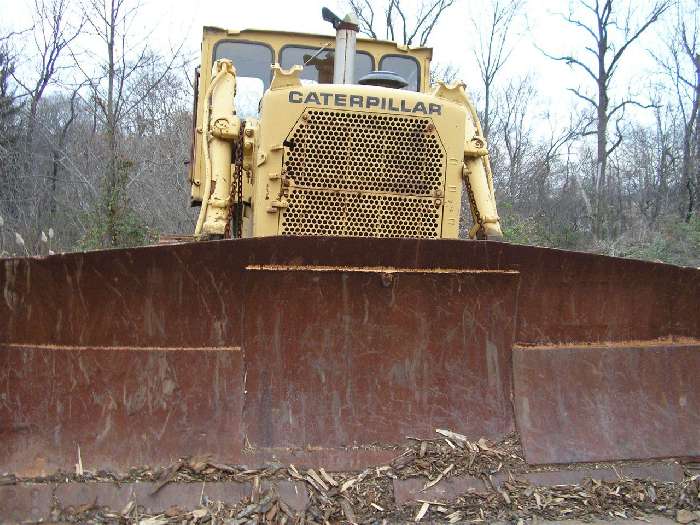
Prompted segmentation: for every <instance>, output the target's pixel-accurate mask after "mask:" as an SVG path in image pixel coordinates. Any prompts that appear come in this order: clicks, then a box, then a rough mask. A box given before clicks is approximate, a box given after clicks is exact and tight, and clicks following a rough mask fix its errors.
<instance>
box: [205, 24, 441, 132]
mask: <svg viewBox="0 0 700 525" xmlns="http://www.w3.org/2000/svg"><path fill="white" fill-rule="evenodd" d="M324 14H325V13H324ZM335 45H336V38H335V36H330V35H329V36H326V35H313V34H303V33H291V32H284V31H264V30H256V29H246V30H243V31H227V30H224V29H220V28H215V27H205V28H204V38H203V41H202V60H203V63H202V69H201V75H202V76H201V78H200V79H199V86H198V87H199V89H200V90H202V89H206V88H207V86H208V84H209V82H210V77H211V68H212V65H213V64H214V62H215V61H216V60H219V59H221V58H227V59H229V60H231V61H232V62H233V63H234V64H235V67H236V76H237V82H238V85H237V93H236V111H237V113H238V115H239V116H240V117H241V118H249V117H256V116H258V104H259V102H260V99H261V98H262V96H263V94H264V93H265V90H267V89H268V88H269V87H270V83H271V82H272V68H271V66H272V65H273V64H279V65H280V66H281V67H282V68H284V69H289V68H291V67H293V66H295V65H299V66H302V67H303V68H304V69H303V71H302V72H301V74H300V75H299V78H300V80H301V82H302V84H331V83H333V72H334V66H335ZM431 58H432V50H431V49H429V48H415V49H412V48H408V47H407V46H400V45H397V44H396V43H394V42H387V41H382V40H374V39H363V38H359V39H357V43H356V50H355V57H354V74H353V82H352V83H354V84H369V85H382V86H385V87H394V88H396V89H404V90H408V91H418V92H426V91H427V90H428V87H429V85H428V72H429V71H430V60H431ZM207 59H208V60H207ZM378 73H380V75H379V77H387V75H389V74H393V75H394V77H395V78H396V77H400V78H401V79H403V80H405V84H406V85H405V86H403V87H401V88H398V87H397V84H396V83H394V84H393V85H391V86H389V84H387V83H375V80H376V79H377V74H378ZM381 81H382V78H379V82H381Z"/></svg>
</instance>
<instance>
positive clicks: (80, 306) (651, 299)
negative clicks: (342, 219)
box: [0, 237, 700, 346]
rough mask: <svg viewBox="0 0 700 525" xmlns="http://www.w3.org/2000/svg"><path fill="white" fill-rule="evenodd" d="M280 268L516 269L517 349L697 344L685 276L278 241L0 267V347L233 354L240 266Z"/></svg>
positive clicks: (692, 287) (397, 243) (637, 267)
mask: <svg viewBox="0 0 700 525" xmlns="http://www.w3.org/2000/svg"><path fill="white" fill-rule="evenodd" d="M222 261H225V262H224V263H222ZM290 263H291V264H316V265H346V266H358V267H361V266H397V267H414V268H471V269H501V270H518V271H519V272H520V273H521V283H520V292H519V296H518V318H517V332H516V341H517V342H519V343H523V344H545V343H558V342H569V343H575V342H582V341H586V342H595V341H625V340H630V339H633V340H647V339H655V338H658V337H666V336H668V335H670V334H674V335H685V336H689V337H700V332H699V331H700V308H697V303H698V300H697V297H698V294H699V293H700V292H699V291H698V290H700V270H696V269H684V268H678V267H675V266H671V265H664V264H659V263H651V262H644V261H635V260H625V259H618V258H613V257H604V256H599V255H592V254H584V253H576V252H567V251H563V250H553V249H547V248H536V247H526V246H515V245H509V244H506V243H497V242H492V241H450V240H418V239H357V238H318V237H300V238H290V237H277V238H260V239H241V240H239V239H236V240H230V241H219V242H209V243H204V244H201V243H200V244H196V243H188V244H180V245H172V246H158V247H148V248H140V249H132V250H109V251H101V252H90V253H85V254H67V255H58V256H54V257H49V258H45V259H30V258H24V259H10V260H4V261H2V264H3V266H4V268H3V271H2V272H0V285H2V289H3V292H4V300H3V301H0V310H2V311H0V313H2V314H3V315H2V316H0V323H2V324H0V338H2V340H5V341H8V342H23V343H28V342H35V343H42V344H82V345H90V344H93V345H116V344H119V345H125V346H128V345H138V346H164V345H165V346H175V345H180V344H182V345H186V346H198V345H238V344H240V341H239V340H238V338H239V336H240V326H239V321H240V307H239V302H237V301H235V300H230V299H231V298H235V297H236V295H237V294H238V293H240V290H241V287H242V281H241V279H242V274H243V271H244V268H245V266H246V265H248V264H290ZM227 294H229V295H227ZM630 305H634V308H630V307H629V306H630ZM97 306H99V308H98V307H97ZM3 325H4V326H3Z"/></svg>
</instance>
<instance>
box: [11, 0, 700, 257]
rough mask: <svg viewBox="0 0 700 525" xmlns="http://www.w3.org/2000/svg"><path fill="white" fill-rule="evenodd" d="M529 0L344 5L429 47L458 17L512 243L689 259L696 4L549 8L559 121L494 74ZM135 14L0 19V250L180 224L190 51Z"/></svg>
mask: <svg viewBox="0 0 700 525" xmlns="http://www.w3.org/2000/svg"><path fill="white" fill-rule="evenodd" d="M530 1H534V0H530ZM526 2H527V0H483V2H469V3H464V2H461V3H460V2H457V1H455V0H423V1H422V3H421V2H418V3H417V5H416V2H412V1H408V0H374V1H371V0H349V1H348V2H347V4H346V6H347V8H348V9H352V10H354V11H355V13H356V14H357V16H358V18H359V20H360V23H361V29H362V31H363V33H364V34H365V35H367V36H369V37H374V38H388V39H391V40H396V41H398V42H400V43H406V44H409V45H430V43H431V35H434V34H436V33H437V32H439V31H440V20H441V19H442V18H443V17H447V16H450V17H451V16H459V17H462V18H463V19H464V20H465V27H468V28H469V31H468V33H469V35H470V39H471V44H472V48H473V49H472V52H473V56H471V57H469V59H470V63H476V64H477V66H478V68H477V69H478V71H469V72H468V75H469V77H470V78H471V81H470V83H469V87H470V89H471V90H472V94H473V97H474V99H475V100H476V101H477V104H478V106H479V111H480V113H481V117H482V121H483V125H484V130H485V133H486V135H487V139H488V142H489V150H490V152H491V155H492V162H493V169H494V174H495V178H496V186H497V193H498V195H497V196H498V204H499V213H500V216H501V219H502V224H503V226H504V230H505V233H506V238H507V239H508V240H509V241H511V242H517V243H527V244H537V245H544V246H554V247H561V248H568V249H577V250H588V251H595V252H599V253H606V254H611V255H620V256H629V257H638V258H647V259H653V260H662V261H668V262H673V263H678V264H685V265H692V266H699V265H700V211H699V207H700V135H699V133H700V114H699V106H700V42H698V38H699V34H700V21H699V15H698V11H700V9H698V8H699V7H700V0H678V1H671V0H659V1H657V2H656V3H654V2H653V1H652V2H647V3H644V8H642V7H640V6H641V4H640V3H639V2H636V1H635V0H572V1H571V2H561V8H562V11H561V12H553V13H551V16H552V17H559V20H562V19H563V20H564V21H565V22H566V24H567V25H568V27H569V28H570V32H571V34H576V35H579V37H580V41H581V42H584V43H583V44H582V45H581V46H580V49H576V50H575V52H573V53H571V54H570V55H562V54H558V52H557V50H553V49H548V48H546V47H544V46H543V48H542V49H541V50H539V51H538V52H539V53H542V54H543V55H544V56H546V57H548V59H549V60H550V61H551V62H552V64H553V67H552V68H551V70H552V71H556V72H558V74H559V75H561V76H563V77H567V78H568V77H570V78H571V82H570V88H569V90H568V91H566V92H564V93H562V94H561V96H562V98H566V97H568V98H570V99H571V100H572V101H575V102H576V103H572V104H571V111H570V114H569V115H568V118H567V119H566V121H565V122H562V119H561V118H557V119H555V118H554V117H548V115H547V111H546V108H543V107H542V105H541V104H538V100H539V98H540V97H539V93H538V92H537V86H536V82H534V81H533V76H534V75H535V72H533V73H532V74H526V75H519V76H509V75H508V74H507V68H506V67H505V66H506V65H507V63H508V61H509V60H512V50H513V48H514V46H516V45H517V42H516V41H515V39H514V38H513V33H514V32H513V31H512V30H511V28H512V27H514V25H515V24H518V23H519V20H520V19H521V17H523V16H524V14H525V13H526V11H527V7H528V6H527V3H526ZM477 3H478V4H479V6H480V9H479V10H478V11H472V12H469V11H467V7H468V5H467V4H469V5H474V4H477ZM138 16H139V5H138V3H136V2H133V1H132V0H35V9H34V20H33V24H31V26H29V27H5V26H3V25H2V22H0V253H2V254H3V255H26V254H31V255H33V254H46V253H49V252H59V251H70V250H78V249H92V248H98V247H116V246H131V245H138V244H145V243H152V242H155V241H156V240H157V239H158V236H159V234H161V233H181V234H189V233H191V232H192V229H193V224H194V214H193V211H192V210H191V209H190V208H189V207H188V195H189V193H188V185H187V181H186V166H185V161H186V160H187V159H188V157H189V149H190V136H191V117H192V115H191V107H192V86H191V76H192V75H191V74H192V70H193V68H194V66H195V65H196V62H197V61H198V56H197V53H196V52H195V51H194V50H191V49H186V48H185V46H184V45H181V46H179V47H176V48H175V49H172V50H168V52H167V53H166V52H164V51H163V50H158V49H155V48H153V47H151V46H150V44H149V39H148V37H147V35H146V36H145V35H143V34H137V33H136V32H135V31H134V27H135V24H134V23H133V22H134V20H136V19H137V17H138ZM86 35H88V36H89V38H85V37H86ZM465 35H466V31H465ZM465 35H454V38H466V36H465ZM475 35H476V37H475ZM659 35H661V36H662V38H661V39H659V38H658V36H659ZM652 36H655V37H656V38H654V39H653V41H654V42H655V44H654V45H652V44H651V42H652V38H651V37H652ZM535 41H537V38H536V37H535ZM576 41H578V40H576ZM659 41H661V42H663V45H661V46H660V45H658V42H659ZM86 42H89V44H88V45H86ZM632 51H634V52H636V53H639V52H645V53H647V54H648V55H649V56H650V57H652V58H653V63H654V64H655V71H654V72H653V73H654V74H653V75H650V76H649V78H648V82H647V84H646V85H642V86H638V89H636V90H635V92H634V93H632V92H630V90H629V89H628V88H627V87H626V86H625V84H624V82H621V81H620V79H619V78H618V77H619V71H620V68H621V65H622V64H624V63H625V61H627V60H629V59H630V56H631V54H632ZM436 59H437V61H436V63H435V67H434V70H433V72H432V75H433V77H434V79H435V80H449V81H453V80H456V79H458V78H459V77H463V76H465V67H466V64H461V63H448V62H444V61H440V57H437V56H436ZM554 66H556V67H554ZM475 80H476V81H475ZM465 228H466V225H465Z"/></svg>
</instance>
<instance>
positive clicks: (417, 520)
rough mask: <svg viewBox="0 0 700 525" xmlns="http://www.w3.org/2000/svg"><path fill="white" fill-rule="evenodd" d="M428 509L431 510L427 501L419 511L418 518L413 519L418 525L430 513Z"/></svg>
mask: <svg viewBox="0 0 700 525" xmlns="http://www.w3.org/2000/svg"><path fill="white" fill-rule="evenodd" d="M428 508H430V503H428V502H427V501H426V502H425V503H423V505H421V508H420V510H419V511H418V514H416V517H415V518H414V519H413V521H415V522H416V523H418V522H419V521H420V520H422V519H423V516H425V513H426V512H428Z"/></svg>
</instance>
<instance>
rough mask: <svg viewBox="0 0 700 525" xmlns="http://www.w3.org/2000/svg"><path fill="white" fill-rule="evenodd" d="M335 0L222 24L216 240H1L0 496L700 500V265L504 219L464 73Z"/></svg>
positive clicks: (211, 166)
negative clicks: (260, 24)
mask: <svg viewBox="0 0 700 525" xmlns="http://www.w3.org/2000/svg"><path fill="white" fill-rule="evenodd" d="M323 14H324V18H325V19H327V20H328V21H329V22H331V23H332V24H333V27H334V29H335V30H336V36H335V38H332V37H328V36H323V35H308V34H300V33H284V32H273V31H259V30H245V31H227V30H223V29H217V28H211V27H207V28H205V29H204V34H203V41H202V60H201V65H200V67H199V68H198V70H197V71H198V74H197V82H196V89H195V103H194V122H193V146H192V152H191V160H190V163H189V180H190V183H191V202H192V204H193V205H195V206H200V213H199V216H198V220H197V222H196V225H195V230H194V237H195V239H194V241H193V242H181V243H177V244H171V245H160V246H149V247H142V248H131V249H115V250H102V251H93V252H86V253H66V254H58V255H51V256H48V257H27V258H14V259H5V260H2V261H1V262H0V264H1V266H0V290H2V293H3V296H2V299H1V300H0V520H3V521H13V520H15V521H16V520H24V519H43V518H45V517H46V515H47V512H49V509H50V508H52V507H54V508H55V505H57V504H61V505H63V506H64V507H65V506H67V505H68V506H70V505H72V507H71V508H83V507H80V506H79V505H80V504H83V503H85V502H86V500H89V501H90V502H91V505H92V506H90V507H86V508H87V509H88V510H87V511H91V512H92V511H94V509H95V508H101V507H102V506H104V505H109V506H112V507H115V506H119V508H123V509H125V510H124V512H125V513H127V514H128V516H129V520H131V519H132V518H133V517H134V516H136V514H134V513H136V512H137V510H135V509H139V508H141V511H139V512H145V511H144V510H143V508H142V507H144V506H145V507H147V508H149V509H150V510H151V511H152V512H153V513H158V512H165V510H166V509H167V508H168V507H169V506H170V505H172V504H176V503H178V504H183V501H187V502H190V503H191V504H192V505H195V503H196V504H198V505H205V506H206V505H209V503H208V502H211V501H213V500H212V498H214V497H219V498H221V499H224V500H226V499H227V498H228V500H232V501H229V504H230V505H232V507H218V508H219V510H221V509H222V508H231V509H235V510H231V513H232V514H229V515H228V516H229V517H230V518H231V519H234V518H235V520H234V521H232V523H233V522H235V523H243V522H245V521H246V520H248V519H257V520H259V521H264V520H266V519H267V520H268V521H275V520H277V521H280V522H286V521H285V520H288V519H289V520H291V519H297V522H304V520H306V522H319V523H320V522H323V521H326V522H332V521H339V520H346V521H350V522H356V521H373V520H379V521H381V519H390V520H396V519H404V518H406V516H408V514H405V513H404V512H410V519H414V517H415V519H416V520H420V519H426V520H427V519H430V520H440V519H445V520H447V521H450V522H454V521H459V520H460V519H467V517H468V516H471V518H469V519H476V520H479V521H488V520H489V519H491V518H494V519H495V518H496V517H500V518H504V517H505V518H507V519H514V520H515V519H522V518H527V517H531V516H532V515H546V516H550V517H551V516H560V517H575V516H577V515H581V514H577V512H579V511H578V510H577V511H566V512H565V511H564V510H562V511H561V512H562V513H563V514H561V515H560V514H556V513H553V512H554V511H553V510H552V509H554V508H559V509H560V510H561V509H564V507H563V506H562V505H563V503H561V502H562V501H564V500H566V498H561V497H558V496H556V495H555V496H556V497H555V496H552V494H553V493H552V494H550V495H549V496H540V493H538V492H537V491H534V489H528V488H527V487H529V486H530V485H523V484H522V483H521V481H522V480H523V479H526V480H529V481H530V482H531V483H545V484H546V483H549V484H550V485H565V484H570V483H578V482H579V481H580V480H581V479H582V478H584V477H591V476H593V477H596V476H597V477H601V478H605V477H606V476H608V478H607V479H611V478H609V476H613V472H614V473H615V475H622V474H624V475H625V476H631V477H637V478H645V477H652V478H655V479H662V480H665V481H667V482H674V483H676V484H675V485H673V487H674V488H673V490H677V491H679V492H677V494H679V495H678V497H677V498H676V499H675V500H673V501H672V502H670V503H669V501H670V500H668V501H667V500H664V504H663V505H661V504H660V503H659V501H660V500H658V498H661V497H662V496H663V497H664V498H669V497H670V496H669V494H676V492H672V491H671V489H668V490H666V489H664V491H662V490H661V489H659V486H658V485H649V486H647V488H648V487H651V488H652V489H654V492H653V496H652V495H651V494H652V492H649V491H650V490H651V489H648V490H647V491H646V492H644V491H643V494H642V496H641V499H639V497H638V496H637V495H636V494H637V493H636V492H635V493H634V495H633V496H630V497H629V498H628V497H627V496H624V495H621V492H620V490H623V492H624V490H627V489H625V488H623V489H620V488H617V489H610V491H609V492H606V493H605V494H606V496H605V497H602V496H601V497H600V498H599V497H598V496H596V494H598V492H600V490H603V489H604V488H605V485H604V484H603V485H601V483H600V482H599V483H598V485H593V486H590V487H588V488H586V489H585V490H584V489H577V491H574V492H573V493H572V494H574V495H573V496H571V498H573V499H572V500H571V501H573V500H574V499H575V500H576V501H577V502H578V503H577V505H579V506H578V507H576V508H577V509H579V510H580V509H582V508H583V509H588V508H593V507H591V505H593V506H594V507H595V508H596V509H597V511H598V512H603V513H605V512H607V511H608V510H609V512H610V515H611V516H612V515H613V514H612V513H613V510H615V513H617V515H619V513H623V515H625V516H628V515H631V514H624V513H625V512H631V511H630V510H629V509H637V510H639V509H640V508H642V507H643V506H644V505H647V507H648V509H650V512H666V513H672V512H676V510H678V512H681V511H683V512H691V511H693V510H694V506H697V505H698V497H700V496H698V494H697V492H698V489H697V487H696V488H695V489H693V490H695V495H694V496H693V495H692V490H691V489H692V487H695V486H696V485H697V478H692V476H691V477H687V476H685V474H684V473H685V472H687V470H684V469H687V468H690V467H689V466H690V465H692V464H693V461H695V462H697V458H698V457H700V388H698V377H700V340H699V338H700V270H698V269H694V268H684V267H678V266H673V265H667V264H661V263H654V262H645V261H638V260H629V259H627V260H626V259H620V258H615V257H607V256H601V255H595V254H588V253H576V252H569V251H564V250H556V249H549V248H540V247H534V246H518V245H513V244H509V243H506V242H503V241H502V232H501V226H500V221H499V217H498V213H497V209H496V200H495V191H494V184H493V177H492V175H491V170H490V165H489V156H488V147H487V143H486V138H485V137H484V136H483V133H482V130H481V127H480V124H479V120H478V117H477V114H476V111H475V109H474V106H473V104H472V103H471V101H470V99H469V96H468V95H467V93H466V91H465V86H464V84H461V83H454V84H445V83H442V82H437V83H435V85H432V86H431V85H430V74H429V72H430V60H431V50H430V49H423V48H419V49H412V48H408V47H405V46H399V45H396V44H395V43H392V42H382V41H377V40H364V39H358V38H357V29H358V28H357V24H356V23H355V21H354V20H353V19H352V17H346V18H344V19H340V18H339V17H337V16H335V15H333V14H332V13H330V12H329V11H327V10H324V13H323ZM463 192H466V199H463V197H462V194H463ZM463 200H465V201H467V202H468V203H469V208H470V215H471V225H470V226H468V227H467V229H468V235H467V236H468V237H469V239H459V236H460V224H461V223H462V224H463V223H464V221H461V216H460V214H461V213H462V211H461V210H462V206H461V203H462V201H463ZM660 458H661V459H663V461H658V460H659V459H660ZM693 458H695V459H693ZM431 461H432V462H431ZM640 461H646V462H651V463H648V464H647V463H644V466H640V463H639V462H640ZM601 462H602V463H601ZM611 462H616V463H614V464H612V466H610V465H611ZM561 464H566V465H567V466H566V467H563V468H560V467H557V465H561ZM145 465H147V467H146V466H145ZM541 465H545V466H544V467H541ZM621 473H622V474H621ZM577 476H578V477H577ZM614 479H617V477H615V478H614ZM198 480H200V481H203V482H204V484H194V483H184V484H183V483H178V482H182V481H188V482H191V481H198ZM416 480H417V481H416ZM517 480H521V481H517ZM537 480H539V481H537ZM543 480H544V481H543ZM105 481H108V482H113V481H118V482H119V485H118V486H114V485H113V484H112V483H104V482H105ZM222 483H223V484H224V485H221V484H222ZM226 483H228V485H226ZM284 483H287V485H284ZM290 483H291V485H289V484H290ZM412 483H413V484H412ZM518 483H521V484H518ZM692 483H695V484H696V485H692ZM389 486H393V488H392V489H387V487H389ZM630 486H631V485H630ZM636 486H637V485H635V487H636ZM163 487H165V488H163ZM242 487H243V488H242ZM251 487H252V488H251ZM285 487H286V489H285ZM290 487H291V489H290ZM600 487H603V489H601V488H600ZM624 487H627V485H625V486H624ZM654 487H656V488H654ZM689 487H690V488H689ZM244 489H245V490H244ZM268 489H269V491H274V490H277V491H279V494H278V495H280V494H282V493H283V492H284V491H285V490H286V491H287V492H286V494H287V495H288V496H290V497H291V499H292V500H294V501H296V502H297V503H298V508H297V509H296V511H295V512H297V514H296V518H295V517H294V512H291V511H289V512H288V510H289V505H287V506H286V507H285V505H286V504H285V503H284V502H282V501H281V499H280V500H279V501H278V500H277V499H274V503H273V499H271V498H272V496H270V494H271V493H268V492H265V491H266V490H268ZM379 489H382V490H379ZM250 490H252V494H251V492H250ZM605 490H607V489H605ZM630 490H631V489H630ZM217 491H218V492H217ZM246 491H247V492H246ZM426 491H427V492H426ZM430 491H432V492H430ZM484 491H485V492H484ZM528 491H529V492H528ZM533 491H534V492H533ZM586 491H588V492H586ZM596 491H598V492H596ZM615 491H616V492H615ZM613 492H614V495H612V496H611V495H610V494H613ZM195 493H196V494H195ZM589 493H590V494H593V495H589V496H585V497H584V496H581V494H584V495H585V494H589ZM206 494H209V499H207V498H206V497H205V496H206ZM217 494H218V496H217ZM266 494H267V495H266ZM478 494H486V495H483V497H482V496H477V495H478ZM504 494H505V496H504ZM509 494H510V495H509ZM533 494H537V497H535V496H534V495H533ZM625 494H626V493H625ZM623 496H624V497H623ZM193 498H194V499H193ZM246 498H247V499H246ZM295 498H296V499H295ZM299 498H301V499H302V501H301V503H299ZM304 498H306V499H304ZM363 498H364V499H363ZM450 498H452V499H450ZM454 498H457V499H458V500H459V502H460V503H459V505H458V507H457V510H455V513H454V514H449V515H448V513H447V510H448V509H449V508H450V504H451V503H450V501H452V500H454ZM459 498H462V499H459ZM465 498H466V499H465ZM470 498H471V499H470ZM480 498H481V499H480ZM547 498H549V499H547ZM552 498H554V499H552ZM557 498H558V499H557ZM576 498H578V499H576ZM616 498H617V499H616ZM645 498H647V499H645ZM693 498H694V499H693ZM496 500H497V501H499V502H501V505H502V507H498V508H496V507H494V506H493V505H495V503H494V502H495V501H496ZM241 501H242V502H243V503H240V502H241ZM455 501H457V500H455ZM566 501H569V500H566ZM613 501H615V502H617V503H615V505H618V506H617V507H610V505H613V503H611V502H613ZM57 502H58V503H57ZM192 502H195V503H192ZM362 502H365V503H362ZM469 502H471V503H469ZM487 502H488V504H487ZM527 502H529V503H527ZM533 502H535V503H533ZM553 502H554V503H553ZM591 502H593V503H591ZM190 503H187V504H190ZM288 503H289V502H288ZM530 503H532V505H530ZM492 504H493V505H492ZM130 505H131V506H130ZM139 505H140V506H141V507H139ZM237 505H238V506H237ZM240 505H243V506H240ZM250 505H252V507H251V506H250ZM362 505H364V506H362ZM455 505H456V504H455ZM470 505H471V507H470ZM489 505H491V506H489ZM547 505H550V506H549V507H547ZM552 505H553V506H552ZM606 505H607V506H606ZM647 507H644V508H645V509H647ZM661 507H663V508H662V509H661V510H659V508H661ZM207 508H209V509H210V510H211V508H213V507H211V505H209V507H207ZM90 509H93V510H90ZM246 509H247V510H246ZM256 509H257V510H256ZM275 509H276V510H275ZM353 509H354V510H353ZM406 509H409V511H407V510H406ZM441 509H442V510H441ZM484 509H486V510H484ZM494 509H496V510H494ZM498 509H500V510H498ZM524 509H525V510H524ZM528 509H530V510H528ZM547 509H548V510H547ZM654 509H656V510H654ZM87 511H86V512H87ZM416 511H417V512H416ZM197 512H200V511H199V510H198V511H197ZM206 512H207V511H206V509H205V514H206ZM227 512H228V511H227ZM450 512H451V511H450ZM484 512H486V514H484ZM528 512H531V513H530V514H528ZM567 512H569V514H567ZM470 513H471V514H470ZM548 513H549V514H548ZM205 514H202V513H201V512H200V513H199V514H197V515H196V516H199V518H202V519H203V518H204V516H205ZM125 515H126V514H125ZM141 515H142V514H141ZM56 516H58V517H60V516H61V514H60V513H59V514H57V515H56ZM166 516H171V517H172V516H175V517H173V519H175V518H176V517H179V518H182V519H185V518H183V516H184V515H180V514H177V513H175V514H167V515H166ZM188 516H189V518H187V519H195V521H196V519H199V518H197V517H196V516H195V518H193V517H192V515H188ZM255 516H257V517H255ZM285 516H286V517H285ZM683 516H684V517H686V518H687V517H688V515H683ZM690 517H691V518H692V516H690ZM103 518H104V516H103ZM282 518H284V519H282ZM86 519H87V518H86ZM93 519H97V518H95V517H94V516H93V518H90V520H93ZM100 519H102V518H100ZM125 519H126V518H125ZM133 519H134V520H135V519H136V518H133ZM149 519H153V520H156V521H153V523H166V522H167V520H166V521H157V520H158V519H161V520H162V519H165V518H162V516H161V517H160V518H156V517H154V518H149ZM168 519H170V518H168ZM88 521H89V520H88ZM127 521H128V520H127ZM180 521H182V520H180ZM148 523H151V522H148Z"/></svg>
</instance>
